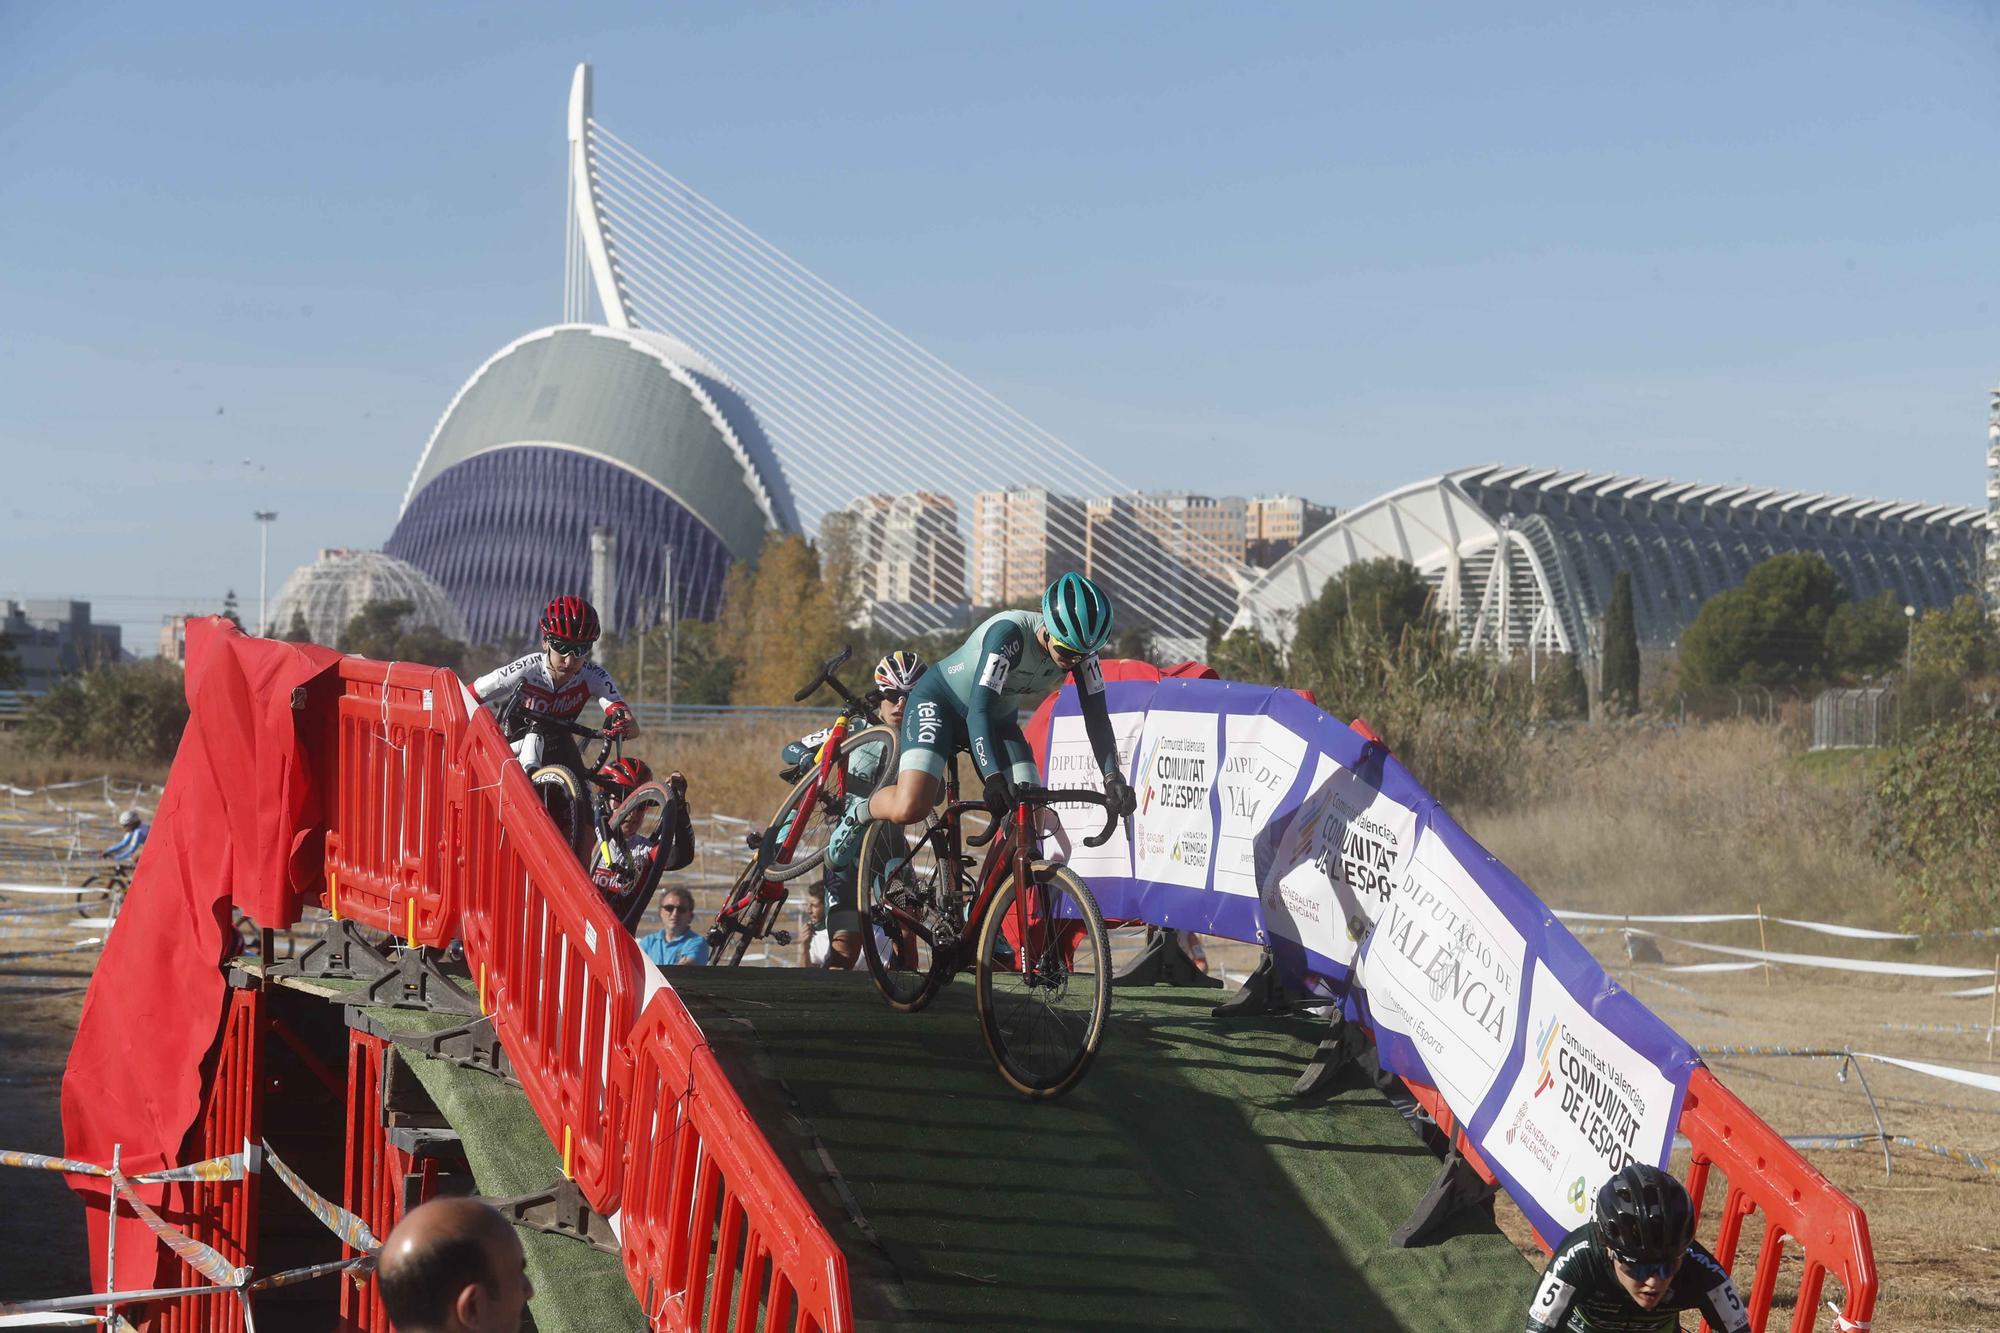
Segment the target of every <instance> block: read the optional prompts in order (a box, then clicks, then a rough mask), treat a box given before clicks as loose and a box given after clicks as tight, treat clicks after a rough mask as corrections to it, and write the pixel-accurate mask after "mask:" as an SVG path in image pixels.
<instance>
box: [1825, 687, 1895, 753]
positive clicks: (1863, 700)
mask: <svg viewBox="0 0 2000 1333" xmlns="http://www.w3.org/2000/svg"><path fill="white" fill-rule="evenodd" d="M1895 738H1896V692H1895V691H1894V690H1891V689H1889V688H1887V687H1886V686H1880V685H1877V686H1871V687H1869V688H1867V689H1856V690H1823V691H1821V692H1820V695H1819V697H1818V698H1816V699H1814V700H1813V712H1812V748H1813V749H1815V750H1841V749H1853V748H1856V747H1868V746H1876V745H1886V744H1889V743H1890V742H1892V741H1893V740H1895Z"/></svg>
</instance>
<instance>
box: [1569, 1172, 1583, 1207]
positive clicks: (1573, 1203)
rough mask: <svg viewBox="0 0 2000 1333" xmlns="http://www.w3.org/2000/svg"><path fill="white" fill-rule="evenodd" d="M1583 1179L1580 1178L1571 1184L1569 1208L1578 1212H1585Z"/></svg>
mask: <svg viewBox="0 0 2000 1333" xmlns="http://www.w3.org/2000/svg"><path fill="white" fill-rule="evenodd" d="M1583 1195H1584V1189H1583V1177H1582V1176H1578V1177H1577V1178H1576V1179H1575V1180H1572V1181H1570V1183H1569V1206H1570V1207H1571V1208H1572V1209H1573V1210H1575V1211H1576V1212H1579V1213H1580V1212H1582V1211H1583Z"/></svg>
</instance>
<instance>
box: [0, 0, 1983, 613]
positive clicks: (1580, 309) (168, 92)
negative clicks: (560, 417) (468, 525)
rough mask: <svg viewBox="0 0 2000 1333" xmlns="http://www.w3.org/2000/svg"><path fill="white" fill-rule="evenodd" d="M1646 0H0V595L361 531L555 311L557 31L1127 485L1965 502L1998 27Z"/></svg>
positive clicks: (298, 556) (625, 119) (1977, 467)
mask: <svg viewBox="0 0 2000 1333" xmlns="http://www.w3.org/2000/svg"><path fill="white" fill-rule="evenodd" d="M1666 8H1667V7H1657V6H1655V7H1630V8H1626V9H1616V8H1614V7H1609V6H1603V5H1587V4H1575V5H1565V6H1509V7H1504V8H1503V7H1499V6H1479V5H1463V6H1459V5H1443V6H1425V7H1414V6H1406V7H1390V6H1358V5H1349V6H1334V5H1329V4H1313V5H1298V6H1288V5H1270V6H1230V7H1227V8H1225V7H1223V6H1219V5H1216V6H1168V5H1151V4H1148V5H1141V4H1130V5H1080V6H1078V5H1050V6H1018V7H996V6H972V5H938V4H909V5H862V6H833V5H734V6H710V5H667V4H643V5H641V4H632V5H565V6H560V7H558V6H552V5H543V6H525V5H523V6H508V5H480V6H471V5H447V4H436V5H422V6H410V5H395V6H392V5H372V4H348V5H340V6H332V5H294V6H269V5H255V6H253V5H215V4H206V5H196V6H160V5H141V4H127V3H110V4H92V5H76V4H59V3H31V2H29V0H0V309H4V312H5V313H4V317H5V320H6V335H5V338H4V343H3V344H0V346H4V355H0V457H4V459H5V462H6V476H7V483H6V485H5V487H4V488H0V596H22V595H41V596H53V595H77V596H87V597H90V598H91V599H92V600H94V601H96V602H97V603H98V604H99V608H100V618H103V617H104V616H106V615H108V616H109V618H113V619H117V620H120V621H123V622H125V623H127V624H128V626H130V628H129V629H128V631H127V634H128V641H129V640H137V641H138V642H137V643H135V645H134V646H146V645H150V643H151V641H152V639H153V638H154V635H155V629H156V627H157V625H158V620H159V616H160V615H162V614H164V613H166V612H169V611H176V610H185V609H207V608H210V607H212V606H214V605H215V604H216V603H217V602H218V601H219V599H220V597H221V595H222V592H223V590H224V589H225V588H227V587H230V586H234V587H235V588H236V589H237V590H238V592H239V593H240V594H241V595H243V597H244V598H245V602H246V608H247V607H248V606H249V605H251V604H253V603H254V599H255V587H256V580H257V564H256V561H257V540H256V537H257V534H256V531H255V524H254V523H253V522H252V521H251V518H250V511H251V510H252V509H255V508H275V509H277V510H278V511H279V512H280V514H281V518H280V521H279V522H278V523H277V524H276V525H275V526H274V528H273V530H272V534H271V536H272V546H271V568H272V571H273V572H272V576H271V583H272V589H273V592H275V590H276V586H277V584H278V583H279V582H280V581H281V580H282V578H283V575H284V574H285V573H286V572H288V571H289V570H290V569H292V568H293V567H294V566H295V565H297V564H298V563H300V562H302V561H305V560H307V559H310V558H311V555H312V553H313V551H314V550H315V549H316V548H318V547H320V546H329V545H375V544H378V543H379V542H380V541H382V540H383V538H384V537H386V536H387V534H388V531H389V528H390V526H391V525H392V524H393V522H394V518H395V513H396V507H397V505H398V503H399V502H400V500H401V496H402V491H403V487H404V485H405V484H406V483H407V481H408V479H409V474H410V470H411V468H412V467H413V466H414V464H415V461H416V457H417V454H418V452H419V451H420V450H421V448H422V446H423V443H424V440H425V439H426V438H427V437H428V435H429V433H430V431H431V429H432V427H433V426H434V425H435V424H436V421H437V417H438V414H439V413H440V412H441V411H442V410H443V408H444V406H445V404H446V403H447V401H448V400H449V399H450V397H451V395H452V394H453V393H454V392H455V391H456V389H457V388H458V387H459V385H460V384H461V383H462V382H463V381H464V379H465V378H466V377H467V376H468V375H469V374H470V373H471V372H472V371H473V370H474V369H475V368H476V367H477V366H478V365H479V364H480V363H481V362H482V361H484V360H485V359H486V357H487V356H488V355H490V354H491V353H492V352H493V351H495V350H497V349H498V348H499V347H500V346H502V345H503V344H505V343H506V342H508V341H510V340H511V339H513V338H514V337H516V336H518V335H519V334H521V333H524V332H527V331H528V330H530V329H532V328H535V327H537V326H540V325H543V324H547V323H551V322H554V321H555V320H556V319H557V318H558V316H559V314H560V298H561V283H562V208H563V177H562V170H563V161H564V146H563V112H564V101H565V97H566V94H567V89H568V82H569V75H570V70H571V68H572V66H573V65H574V63H575V62H576V61H578V60H586V59H587V60H590V61H592V62H593V63H594V65H595V67H596V79H597V96H596V109H597V114H598V116H599V118H600V119H601V120H603V121H604V122H605V123H607V124H608V125H610V126H611V127H613V128H614V129H615V130H616V131H617V132H618V133H619V134H620V135H621V136H622V137H624V138H625V139H627V140H628V141H630V142H632V143H634V144H636V145H638V146H639V147H641V148H643V149H644V150H645V151H646V152H647V153H648V154H649V155H650V156H651V157H653V158H654V159H656V160H657V161H659V162H660V163H662V164H663V165H664V166H666V167H668V168H669V169H670V170H672V171H673V172H674V173H675V174H677V175H678V176H680V177H681V178H682V179H684V180H686V181H688V182H689V183H690V184H692V185H694V186H695V187H696V188H698V189H700V190H702V191H703V192H704V193H706V194H707V195H709V196H710V197H711V198H713V199H715V200H716V201H717V202H719V203H721V204H722V205H723V206H724V207H726V208H728V209H729V210H730V211H731V212H733V213H734V214H735V215H736V216H737V217H739V218H741V219H742V220H744V221H745V222H746V223H748V224H749V225H751V226H753V227H755V228H756V229H757V230H759V231H760V232H762V233H763V234H764V235H765V236H767V237H768V238H770V239H771V240H772V241H774V242H776V243H777V244H779V245H780V246H782V247H783V248H785V249H786V250H788V251H789V252H791V253H792V254H793V255H794V256H796V257H797V258H798V259H800V260H801V261H803V262H804V263H805V264H806V265H808V266H809V267H811V268H813V269H814V270H815V271H817V272H818V273H819V274H820V275H821V276H822V277H824V278H826V279H827V280H828V281H830V282H832V283H834V284H835V285H836V286H838V287H840V288H842V289H843V290H844V291H846V292H847V293H848V294H849V295H850V296H852V297H854V298H855V299H857V300H859V301H860V302H861V303H862V304H864V305H866V306H868V307H869V308H871V309H872V310H874V311H875V312H876V313H877V314H879V315H881V316H882V317H884V318H885V319H887V320H889V321H890V322H891V323H893V324H895V325H897V326H898V327H900V328H901V329H903V330H904V331H905V332H907V333H909V334H910V335H911V336H912V337H914V338H915V339H916V340H917V341H918V342H920V343H922V344H924V345H925V346H927V347H928V348H930V349H931V350H932V351H933V352H935V353H936V354H938V355H939V356H941V357H943V358H944V359H945V360H946V361H948V362H950V363H952V364H953V365H955V366H956V367H958V368H959V369H960V370H961V371H963V372H965V373H966V374H968V375H969V376H971V377H972V378H973V379H974V380H976V381H978V382H980V383H981V384H983V385H985V386H986V387H987V388H989V389H991V390H993V391H994V392H996V393H997V394H999V395H1000V396H1001V397H1002V398H1004V399H1006V400H1007V401H1009V402H1010V403H1012V404H1013V405H1014V406H1015V407H1017V408H1018V409H1020V410H1021V411H1023V412H1025V413H1026V414H1027V415H1028V416H1029V417H1031V418H1032V419H1034V420H1035V421H1037V422H1038V423H1040V424H1041V425H1042V426H1044V427H1046V428H1048V429H1050V430H1052V431H1054V432H1055V433H1056V434H1058V435H1061V436H1063V437H1064V438H1065V439H1067V440H1068V441H1069V442H1070V443H1071V444H1073V445H1075V446H1076V447H1078V448H1079V449H1081V450H1082V451H1083V452H1085V453H1087V454H1089V455H1090V456H1091V457H1093V458H1095V459H1097V460H1098V461H1100V462H1102V463H1103V464H1104V465H1105V466H1106V467H1108V468H1109V469H1110V470H1111V471H1113V472H1114V473H1116V474H1117V475H1119V476H1120V477H1122V478H1123V479H1125V480H1126V481H1128V482H1131V483H1133V484H1138V485H1146V486H1171V487H1188V488H1192V489H1200V490H1208V491H1212V492H1269V491H1280V490H1287V491H1301V492H1303V493H1305V494H1307V495H1309V496H1312V497H1314V498H1317V499H1321V500H1326V501H1331V502H1334V503H1338V504H1342V505H1346V504H1353V503H1357V502H1360V501H1363V500H1366V499H1368V498H1370V497H1371V496H1373V495H1375V494H1378V493H1379V492H1381V491H1382V490H1385V489H1387V488H1389V487H1391V486H1394V485H1397V484H1400V483H1402V482H1407V481H1412V480H1417V479H1419V478H1421V477H1424V476H1427V475H1430V474H1432V473H1435V472H1439V471H1443V470H1445V469H1448V468H1453V467H1458V466H1462V465H1465V464H1470V463H1478V462H1488V461H1505V462H1520V463H1537V464H1544V465H1551V466H1556V465H1561V466H1574V467H1591V468H1603V469H1611V470H1621V471H1629V472H1639V473H1646V474H1651V475H1658V476H1668V477H1678V478H1686V479H1689V480H1708V481H1728V480H1738V479H1740V480H1742V481H1745V482H1753V483H1758V484H1765V485H1778V486H1789V487H1799V488H1805V489H1813V490H1828V491H1835V492H1845V493H1853V494H1860V495H1877V496H1897V497H1907V498H1912V499H1926V500H1935V501H1948V502H1955V503H1962V504H1980V503H1983V495H1984V480H1985V472H1984V455H1985V415H1986V393H1987V390H1988V389H1990V388H1991V387H1993V385H1994V384H1995V383H1996V381H2000V308H1997V307H1996V301H2000V288H1997V287H1996V281H1995V279H1996V272H1995V269H1996V264H1995V258H1996V253H2000V250H1996V243H1995V237H1996V232H1995V219H1996V218H2000V173H1996V171H1995V170H1994V167H1993V159H1992V146H1993V144H1994V143H1995V142H2000V79H1996V78H1995V77H1994V71H1995V70H1996V69H2000V18H1996V9H1995V8H1994V7H1991V6H1988V5H1981V4H1972V3H1944V2H1939V3H1902V4H1847V5H1842V4H1824V5H1785V6H1761V5H1713V6H1704V5H1681V6H1674V7H1672V12H1671V13H1666V12H1662V11H1664V10H1665V9H1666ZM1391 9H1394V10H1395V12H1393V13H1391V12H1387V11H1389V10H1391ZM1218 450H1226V455H1227V457H1228V460H1229V465H1228V469H1227V472H1226V474H1225V473H1221V472H1219V471H1218V467H1217V463H1216V459H1217V457H1218ZM245 460H248V461H247V462H245Z"/></svg>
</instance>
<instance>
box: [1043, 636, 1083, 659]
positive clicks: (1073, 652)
mask: <svg viewBox="0 0 2000 1333" xmlns="http://www.w3.org/2000/svg"><path fill="white" fill-rule="evenodd" d="M1049 656H1050V657H1053V658H1054V659H1055V660H1056V661H1058V662H1064V663H1070V662H1081V661H1082V660H1083V659H1084V656H1085V654H1084V652H1083V651H1082V650H1081V649H1078V648H1072V647H1070V646H1069V645H1068V644H1066V643H1063V642H1061V641H1060V640H1057V639H1050V640H1049Z"/></svg>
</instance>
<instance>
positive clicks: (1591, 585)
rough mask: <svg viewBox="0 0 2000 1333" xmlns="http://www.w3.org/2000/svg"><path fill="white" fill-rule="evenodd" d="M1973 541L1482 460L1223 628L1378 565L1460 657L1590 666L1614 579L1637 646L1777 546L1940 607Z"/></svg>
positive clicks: (1751, 490) (1857, 588) (1967, 531)
mask: <svg viewBox="0 0 2000 1333" xmlns="http://www.w3.org/2000/svg"><path fill="white" fill-rule="evenodd" d="M1987 533H1988V524H1987V521H1986V517H1985V515H1984V514H1983V513H1982V512H1981V511H1980V510H1977V509H1970V508H1964V507H1961V506H1955V505H1934V504H1923V503H1920V502H1919V503H1911V502H1902V501H1895V500H1870V499H1862V498H1855V497H1847V496H1835V495H1827V494H1823V493H1813V492H1806V491H1785V490H1777V489H1773V488H1760V487H1750V486H1720V485H1704V484H1701V483H1698V482H1676V481H1662V480H1658V479H1655V478H1650V477H1635V476H1626V475H1620V474H1614V473H1607V472H1584V471H1565V470H1563V469H1559V468H1528V467H1506V466H1497V465H1487V466H1483V467H1473V468H1464V469H1461V470H1459V471H1456V472H1451V473H1447V474H1445V475H1443V476H1440V477H1433V478H1430V479H1428V480H1425V481H1420V482H1416V483H1413V484H1412V485H1409V486H1405V487H1402V488H1401V489H1399V490H1395V491H1392V492H1390V493H1389V494H1387V495H1384V496H1381V497H1380V498H1378V499H1376V500H1373V501H1371V502H1370V503H1368V504H1365V505H1362V506H1360V507H1359V508H1356V509H1354V510H1351V511H1349V512H1347V513H1345V514H1343V515H1341V516H1340V517H1339V518H1337V519H1335V520H1334V521H1333V522H1331V523H1329V524H1328V525H1327V526H1326V527H1324V528H1322V529H1320V531H1319V532H1317V533H1315V534H1314V535H1313V536H1312V537H1310V538H1308V539H1307V540H1306V541H1304V542H1302V543H1301V544H1300V545H1299V547H1298V548H1297V549H1296V550H1294V551H1292V552H1291V553H1290V554H1289V555H1287V556H1286V557H1285V558H1284V559H1283V560H1281V561H1279V562H1278V563H1277V564H1275V565H1273V566H1272V567H1271V568H1270V569H1269V570H1267V571H1265V572H1264V573H1263V575H1261V576H1260V577H1259V578H1258V579H1257V580H1256V581H1255V582H1254V583H1253V584H1252V585H1251V586H1250V587H1249V588H1248V589H1247V590H1246V592H1245V593H1244V596H1243V600H1242V602H1241V604H1240V606H1239V608H1238V611H1237V616H1236V620H1235V621H1234V622H1233V623H1234V627H1236V628H1247V629H1255V630H1257V631H1258V632H1259V633H1262V634H1264V635H1265V636H1266V637H1270V638H1275V639H1277V640H1279V641H1280V642H1284V641H1289V639H1290V637H1291V626H1292V623H1293V620H1294V618H1295V617H1296V616H1297V614H1298V611H1299V609H1300V608H1302V607H1303V606H1305V605H1306V604H1307V603H1308V602H1310V601H1311V600H1312V599H1313V598H1314V597H1316V596H1318V594H1319V590H1320V589H1321V588H1322V587H1324V586H1325V584H1326V582H1327V580H1329V579H1331V578H1332V577H1334V576H1335V575H1336V574H1338V573H1339V572H1340V571H1341V570H1342V569H1345V568H1346V567H1347V566H1348V565H1350V564H1353V563H1355V562H1357V561H1361V560H1369V559H1375V558H1379V557H1383V556H1390V557H1394V558H1396V559H1399V560H1403V561H1406V562H1408V563H1409V564H1411V565H1414V566H1415V567H1416V568H1417V570H1418V571H1419V572H1420V573H1421V574H1422V575H1423V576H1424V578H1425V579H1426V580H1427V581H1428V582H1429V583H1430V584H1431V586H1432V587H1434V588H1436V589H1437V594H1438V602H1439V605H1440V606H1441V607H1442V608H1443V610H1444V611H1445V612H1446V614H1448V615H1450V616H1451V617H1452V618H1453V620H1454V621H1455V623H1456V624H1457V626H1458V630H1459V641H1460V645H1461V646H1462V647H1464V648H1466V649H1468V650H1472V649H1479V650H1485V651H1492V652H1497V653H1500V654H1502V655H1512V654H1514V653H1518V652H1522V651H1525V650H1527V649H1529V648H1530V646H1531V645H1532V646H1534V647H1536V648H1540V649H1548V650H1554V651H1561V652H1578V653H1582V654H1585V655H1594V653H1595V637H1594V636H1595V627H1596V626H1597V624H1598V623H1599V621H1600V619H1601V617H1602V616H1603V614H1604V609H1605V607H1606V606H1607V605H1608V604H1609V603H1610V600H1611V586H1612V583H1613V580H1614V579H1615V578H1616V577H1617V575H1618V574H1619V573H1620V572H1621V571H1625V572H1629V573H1630V574H1631V576H1632V594H1633V609H1634V612H1635V619H1636V620H1637V624H1638V631H1639V638H1640V640H1641V642H1644V643H1651V644H1660V645H1664V644H1668V643H1671V642H1673V641H1674V640H1676V639H1678V638H1679V636H1680V633H1681V631H1682V630H1683V629H1684V628H1686V626H1687V625H1688V623H1689V622H1690V621H1692V620H1693V618H1694V615H1695V612H1696V611H1697V610H1699V609H1700V607H1701V604H1702V602H1704V601H1706V600H1707V599H1708V598H1710V597H1712V596H1714V595H1715V594H1716V593H1718V592H1721V591H1723V590H1724V589H1726V588H1733V587H1736V586H1737V585H1739V584H1740V583H1742V581H1743V579H1744V577H1745V576H1746V575H1747V574H1748V573H1749V571H1750V568H1751V566H1753V565H1755V564H1757V563H1758V562H1759V561H1762V560H1765V559H1768V558H1769V557H1771V556H1773V555H1778V554H1781V553H1783V552H1787V551H1810V552H1813V553H1816V554H1818V555H1821V556H1823V557H1825V559H1826V561H1827V563H1828V564H1830V565H1831V566H1832V567H1833V569H1834V571H1835V572H1836V573H1837V574H1839V575H1840V577H1841V579H1842V580H1843V582H1845V583H1846V585H1847V589H1848V591H1849V593H1850V594H1852V595H1853V596H1855V597H1857V598H1866V597H1873V596H1876V595H1878V594H1879V593H1882V592H1889V593H1892V594H1893V595H1894V596H1895V597H1896V598H1897V599H1898V600H1899V601H1902V602H1904V603H1905V604H1907V605H1911V606H1915V607H1917V608H1919V609H1922V608H1924V607H1930V606H1938V605H1942V604H1944V603H1947V602H1949V601H1950V600H1951V599H1952V598H1953V597H1956V596H1957V595H1958V594H1960V593H1963V592H1970V591H1974V590H1976V589H1978V588H1979V587H1980V570H1981V560H1982V557H1983V555H1984V548H1985V545H1986V540H1987Z"/></svg>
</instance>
